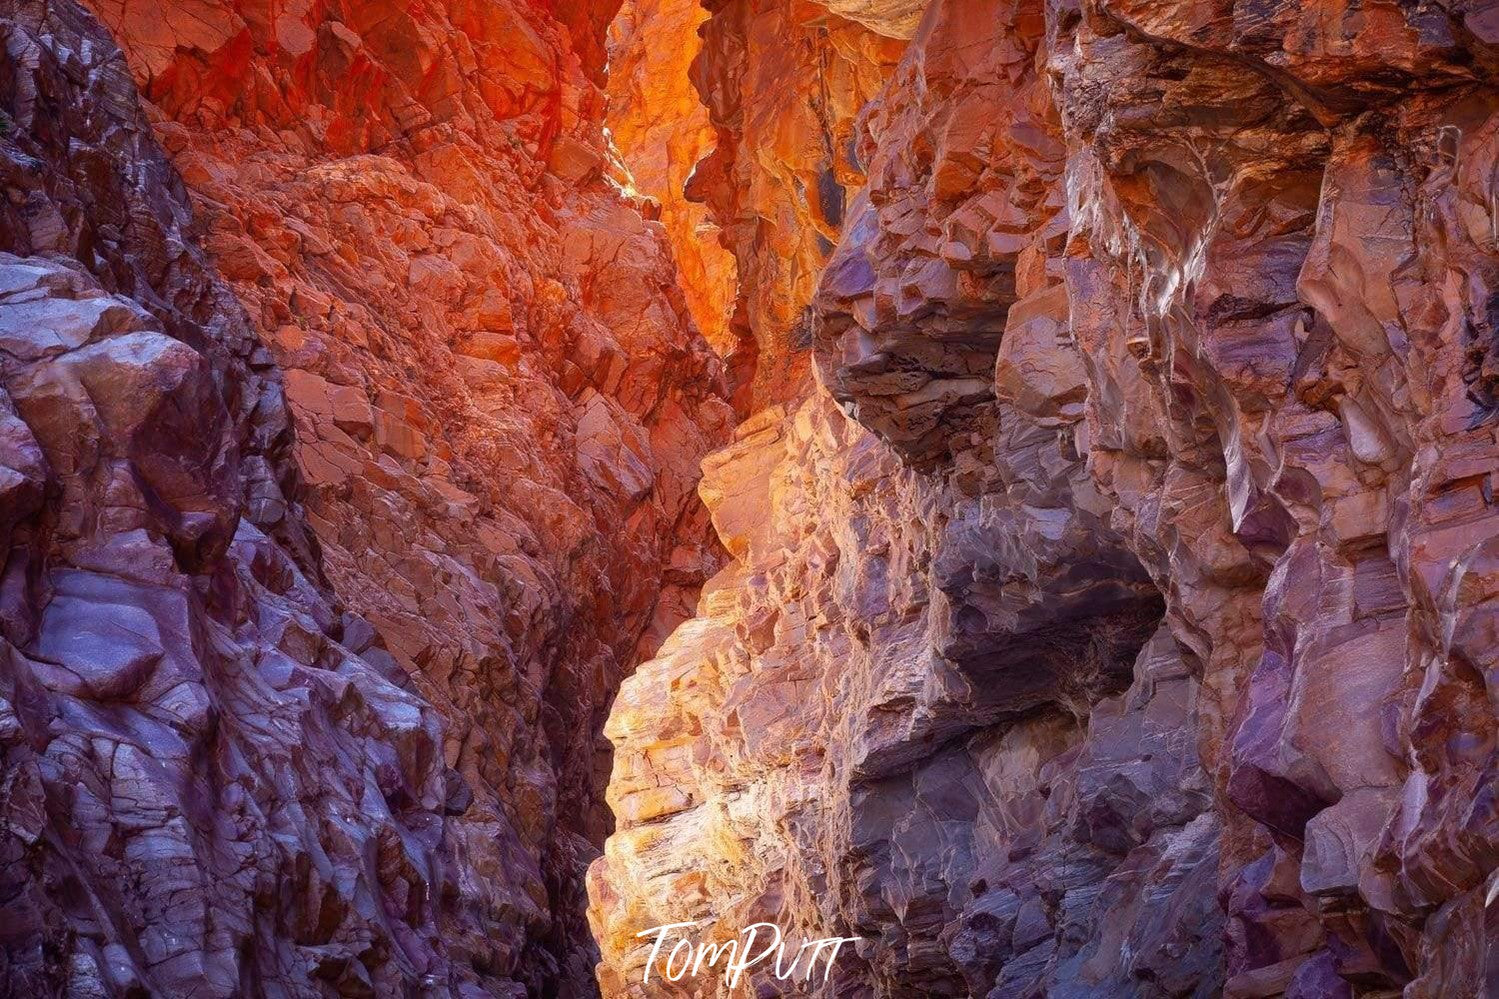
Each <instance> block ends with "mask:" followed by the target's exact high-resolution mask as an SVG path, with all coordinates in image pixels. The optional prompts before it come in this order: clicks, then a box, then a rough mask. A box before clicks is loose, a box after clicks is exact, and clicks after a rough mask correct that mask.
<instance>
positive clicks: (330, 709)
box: [0, 5, 459, 996]
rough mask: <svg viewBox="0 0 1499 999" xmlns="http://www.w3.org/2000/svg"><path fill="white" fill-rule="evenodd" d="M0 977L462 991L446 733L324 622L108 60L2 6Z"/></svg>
mask: <svg viewBox="0 0 1499 999" xmlns="http://www.w3.org/2000/svg"><path fill="white" fill-rule="evenodd" d="M0 37H3V39H4V46H5V52H6V55H5V58H4V60H3V73H0V90H3V93H4V98H5V107H6V108H7V112H6V117H5V129H4V134H3V136H0V175H3V178H4V184H5V189H6V191H7V192H8V194H9V197H8V199H7V200H6V202H5V203H4V207H3V208H0V213H3V222H0V241H3V245H4V249H5V250H6V251H8V252H5V253H3V254H0V541H3V543H4V550H5V553H6V554H5V569H4V575H3V582H0V768H3V781H0V817H3V822H0V858H3V862H0V925H3V926H4V931H3V934H0V981H3V982H4V983H5V984H4V988H3V991H4V992H5V993H6V994H7V995H27V994H31V995H51V994H67V995H80V996H82V995H97V996H102V995H125V994H147V993H149V994H153V995H186V994H188V993H189V992H192V993H195V994H208V995H230V994H244V993H246V992H254V993H259V994H309V993H311V992H315V991H337V992H340V993H342V994H360V993H361V992H365V993H371V994H373V993H385V994H389V993H390V992H393V991H395V990H398V989H400V988H402V987H403V983H409V982H413V981H419V980H422V979H427V978H430V979H431V980H432V981H433V982H448V983H453V984H456V983H457V981H458V980H459V979H458V976H457V975H456V974H455V972H454V971H453V969H452V968H451V967H450V964H449V961H448V959H447V956H446V954H445V952H444V951H445V948H444V945H443V943H442V940H441V925H442V919H443V916H442V909H443V899H444V896H445V894H447V893H450V892H451V891H452V884H453V878H454V876H455V874H456V872H457V866H456V865H455V864H454V861H453V858H452V855H451V849H450V847H449V844H448V843H447V841H446V840H447V832H446V829H445V819H444V802H445V800H446V792H445V783H444V782H445V778H446V774H445V767H444V765H443V760H442V753H441V749H440V745H441V743H440V726H439V719H438V717H437V715H436V714H435V713H434V712H433V710H432V709H431V708H430V707H429V706H428V705H427V704H426V703H425V702H424V701H422V700H421V699H420V698H419V697H417V696H415V695H414V694H412V693H411V692H410V691H409V690H407V689H406V687H407V686H408V682H407V680H406V678H405V676H404V674H403V673H402V672H401V671H399V670H395V669H392V666H391V662H390V659H389V657H388V656H385V655H384V654H383V653H382V651H381V650H380V649H379V648H378V647H375V646H372V645H371V638H372V633H371V632H370V629H369V628H368V625H366V624H365V623H364V622H363V621H361V620H360V619H358V618H357V617H354V616H352V615H349V614H341V612H340V611H339V609H338V607H337V605H336V603H335V602H334V601H333V599H332V598H331V596H330V595H329V592H328V589H327V586H326V584H325V583H324V582H322V579H321V575H320V570H319V569H318V563H317V561H316V556H315V550H316V549H315V546H314V544H313V543H312V542H311V541H310V539H309V536H308V535H307V533H306V531H305V529H304V528H303V527H302V521H301V519H300V517H301V514H300V510H299V507H298V505H297V504H296V502H295V501H294V500H292V499H290V498H289V497H290V496H291V495H294V493H292V491H291V490H292V489H293V487H294V486H295V482H296V475H295V472H294V471H293V469H292V466H291V464H290V461H289V444H290V437H289V433H288V429H289V424H288V419H287V413H286V410H285V407H284V404H283V402H282V393H281V388H280V384H279V380H278V378H277V377H276V374H275V372H274V371H273V370H271V369H270V368H269V366H268V364H267V359H266V358H265V356H264V354H263V351H261V350H260V349H259V348H258V347H257V346H256V343H255V340H254V338H253V337H252V336H251V334H250V333H249V330H248V327H247V325H246V323H245V319H244V314H243V312H242V311H241V309H240V307H239V305H238V303H237V302H236V301H235V299H234V297H233V295H232V294H230V293H229V292H228V290H227V288H226V287H225V286H224V285H223V284H222V283H221V282H220V281H219V279H218V278H217V276H216V274H215V272H214V270H213V268H212V265H211V264H210V263H209V262H208V260H207V258H206V256H205V255H204V254H203V253H202V251H200V250H199V249H197V248H196V247H195V245H194V243H193V240H192V237H191V236H190V235H189V221H190V220H189V213H188V209H187V205H186V201H185V196H184V194H183V191H182V188H181V185H180V183H179V182H178V181H177V180H176V176H175V174H174V173H173V172H172V170H171V169H170V167H168V165H167V164H166V161H165V160H164V159H163V157H162V155H161V153H160V151H159V150H158V149H157V147H156V146H155V144H154V141H153V140H152V138H151V133H150V130H149V128H148V126H147V125H146V123H145V121H144V119H143V117H142V115H141V113H140V111H139V110H138V108H137V105H136V103H135V91H134V86H133V84H132V82H131V80H130V77H129V74H128V70H127V69H126V67H125V64H124V61H123V59H122V58H121V57H120V55H119V52H118V50H116V49H115V48H114V47H113V45H112V44H110V42H109V40H108V36H107V35H106V34H105V33H104V32H103V30H102V29H101V28H100V26H99V25H98V24H97V23H96V22H95V21H93V20H92V18H90V17H89V16H88V15H86V14H84V13H83V12H81V11H79V10H78V9H77V8H74V7H71V6H68V5H53V6H50V7H44V6H42V5H33V6H32V7H29V8H28V9H27V10H26V11H24V12H16V11H12V12H11V14H10V15H8V16H7V17H5V18H4V19H0Z"/></svg>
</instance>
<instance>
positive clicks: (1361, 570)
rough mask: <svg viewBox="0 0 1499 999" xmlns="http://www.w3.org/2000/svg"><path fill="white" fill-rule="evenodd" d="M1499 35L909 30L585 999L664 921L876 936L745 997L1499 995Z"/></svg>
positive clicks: (1357, 15) (1128, 11)
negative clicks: (1040, 642)
mask: <svg viewBox="0 0 1499 999" xmlns="http://www.w3.org/2000/svg"><path fill="white" fill-rule="evenodd" d="M1495 23H1496V22H1495V20H1494V17H1493V15H1492V12H1490V11H1489V10H1488V9H1487V7H1484V6H1480V5H1459V4H1453V5H1437V6H1430V7H1420V8H1415V7H1377V8H1366V7H1360V8H1358V9H1357V10H1356V11H1355V10H1354V9H1353V8H1344V7H1328V6H1326V5H1317V4H1310V5H1304V6H1301V7H1295V6H1291V7H1287V6H1279V7H1276V6H1269V7H1263V8H1249V7H1243V6H1241V7H1237V8H1233V9H1231V10H1230V9H1226V8H1225V9H1219V8H1218V7H1216V6H1214V5H1204V4H1185V3H1182V4H1175V3H1168V4H1128V3H1113V2H1100V3H1089V4H1083V5H1073V4H1065V3H1063V4H1051V5H1042V4H1040V3H1028V2H1020V3H1012V2H996V0H936V2H934V3H933V4H932V5H931V6H930V7H929V8H928V9H927V11H926V14H925V17H924V19H923V21H922V23H921V25H920V27H919V28H918V29H917V30H916V32H915V34H914V36H913V39H912V42H911V45H910V47H909V48H908V49H907V50H906V53H905V56H904V58H903V60H902V62H901V64H900V66H899V67H898V68H897V69H896V70H895V71H894V73H893V75H892V76H891V77H890V79H889V82H888V83H887V85H886V86H885V88H884V89H883V90H882V92H881V93H880V94H879V95H878V97H877V98H876V99H875V101H874V102H873V103H872V104H871V105H870V106H869V107H868V108H867V109H866V110H865V112H864V113H863V115H862V121H863V128H862V137H861V138H860V139H859V140H858V157H857V158H858V161H859V162H860V163H862V164H865V169H866V170H867V175H868V184H867V186H866V187H865V188H864V189H863V191H862V192H860V193H859V194H858V195H857V197H853V198H851V199H850V206H849V211H848V217H847V220H846V222H845V223H844V225H843V227H842V232H841V236H840V239H839V245H838V247H837V249H836V251H835V252H834V253H833V254H832V255H831V258H830V260H829V261H828V262H827V265H826V267H825V269H824V271H823V273H822V277H821V284H820V288H819V290H818V293H817V296H816V299H815V304H814V309H815V313H816V315H815V317H814V322H813V325H812V334H813V343H814V351H815V356H816V361H817V368H818V371H819V375H820V381H821V384H820V385H819V386H818V387H817V389H816V391H815V393H814V396H813V398H811V399H809V400H808V401H806V402H804V403H802V404H800V406H799V407H792V408H791V410H790V412H789V413H788V414H787V415H785V416H784V417H783V416H781V415H779V414H776V413H774V412H771V413H767V414H764V415H762V416H761V417H759V418H757V420H758V422H756V423H754V425H753V426H752V427H750V428H747V429H746V428H742V429H741V432H740V436H741V439H740V440H739V441H738V442H736V443H735V444H734V445H732V446H731V447H730V449H729V450H727V451H723V452H720V453H719V455H717V456H715V457H714V458H712V459H710V460H709V462H708V465H707V467H708V469H709V472H708V475H707V477H706V478H705V480H704V483H703V487H702V488H703V494H704V498H705V499H706V500H707V502H708V503H709V506H710V507H711V508H712V509H713V510H714V521H715V526H716V527H717V529H718V531H719V533H720V536H721V537H722V538H723V539H724V542H725V545H726V547H728V548H729V550H730V552H731V553H732V554H733V555H734V556H735V558H736V562H735V564H734V565H733V566H732V567H731V568H730V569H728V570H725V572H724V573H723V574H722V575H720V577H718V579H717V580H715V582H714V584H713V585H712V586H710V588H709V589H708V590H707V591H706V592H705V596H704V599H703V601H702V603H701V605H700V607H699V614H698V617H697V618H696V619H695V620H693V621H691V622H689V623H687V624H686V625H684V626H683V627H682V628H681V629H679V631H678V632H677V634H676V635H675V636H674V637H673V638H672V639H671V640H670V641H668V643H667V644H666V645H665V646H664V647H663V649H662V652H661V654H660V656H659V657H658V658H657V659H656V660H654V661H652V662H650V663H647V664H646V665H644V666H642V667H641V669H640V670H639V671H638V673H637V674H636V675H635V676H634V677H633V678H631V679H630V680H629V681H627V683H626V685H625V688H624V690H623V692H622V693H621V696H620V699H619V701H618V703H617V707H616V711H615V712H614V714H613V716H612V718H611V721H610V723H609V726H608V728H607V732H608V734H609V735H610V737H611V739H613V740H614V742H615V745H616V747H617V754H618V755H617V757H616V765H615V774H614V777H613V779H612V782H611V788H610V798H611V802H612V803H613V804H614V806H615V809H616V812H617V814H618V816H619V821H620V825H621V831H620V832H619V833H617V834H616V835H615V836H614V837H613V838H612V839H611V840H610V842H609V845H608V847H607V849H606V853H605V858H604V859H603V860H601V861H600V862H599V863H598V864H597V865H595V867H594V869H593V871H592V874H591V879H590V885H591V890H592V897H593V907H592V909H591V916H592V920H593V923H594V926H595V928H596V930H597V931H598V932H599V935H600V939H601V944H602V946H603V949H604V955H605V965H604V967H603V969H602V971H601V981H602V982H603V984H604V986H605V991H606V992H609V993H611V994H618V995H637V994H638V995H646V994H670V993H669V992H667V993H653V992H641V991H640V986H639V981H640V973H641V971H642V967H641V965H642V962H643V960H644V957H645V954H644V953H643V951H642V949H641V947H640V943H641V942H640V941H638V940H636V939H634V938H633V936H632V934H633V932H635V931H637V930H638V929H639V928H643V927H647V926H651V925H654V924H657V923H661V922H666V921H669V920H678V919H681V920H688V919H694V920H703V921H705V922H704V925H711V926H713V927H715V928H714V929H713V930H712V931H710V932H712V933H720V934H731V933H733V932H735V931H736V930H737V928H738V927H740V926H743V925H746V924H747V923H749V922H753V921H754V920H756V919H769V920H775V921H779V922H781V923H782V924H783V925H786V926H787V927H788V928H794V929H795V930H796V931H797V934H798V935H806V936H812V937H820V936H831V935H841V934H852V935H858V936H862V937H864V938H865V940H866V942H865V943H863V944H861V945H860V946H859V948H858V956H857V957H856V958H849V957H845V958H843V959H841V960H840V963H839V966H838V969H837V970H836V971H835V972H834V979H833V981H831V982H830V983H826V984H822V983H813V984H812V985H805V984H792V983H790V982H783V981H777V980H775V978H774V977H773V976H772V975H769V974H767V973H764V969H763V968H762V969H761V970H762V974H761V976H760V977H759V978H758V979H757V980H756V982H755V986H754V987H755V988H756V989H758V994H760V995H794V994H808V993H810V994H816V995H841V996H921V995H933V996H938V995H940V996H962V995H978V996H989V997H999V996H1027V995H1037V994H1043V993H1044V994H1049V995H1079V996H1081V995H1089V996H1093V995H1118V996H1139V995H1172V996H1178V995H1194V994H1195V995H1205V996H1206V995H1218V994H1220V993H1221V994H1225V995H1231V996H1272V995H1290V996H1304V997H1310V996H1319V997H1320V996H1353V995H1362V994H1386V993H1395V992H1401V991H1403V992H1404V994H1406V995H1408V996H1439V995H1486V994H1489V993H1492V992H1494V991H1496V989H1499V978H1496V977H1495V972H1494V971H1493V968H1494V967H1495V962H1494V958H1493V957H1492V956H1491V953H1490V941H1491V940H1493V939H1496V930H1499V925H1496V924H1495V922H1494V919H1495V916H1494V915H1493V913H1494V911H1496V910H1495V909H1494V908H1493V907H1491V906H1488V905H1487V904H1486V903H1487V899H1488V897H1489V896H1490V895H1491V894H1492V889H1493V886H1494V880H1493V879H1494V870H1495V868H1496V864H1499V826H1496V825H1495V819H1494V815H1493V808H1492V807H1491V806H1492V784H1493V782H1494V780H1495V776H1496V774H1495V767H1496V759H1499V757H1496V754H1495V743H1494V739H1495V717H1496V716H1495V708H1494V701H1493V697H1492V688H1493V680H1492V678H1491V677H1490V676H1489V675H1488V674H1489V673H1491V672H1492V670H1493V663H1492V660H1493V658H1494V657H1493V653H1492V652H1491V651H1490V647H1491V646H1492V645H1493V642H1492V640H1491V639H1492V635H1491V632H1492V630H1493V624H1492V620H1493V615H1494V611H1493V606H1494V596H1493V593H1492V587H1490V586H1489V585H1488V584H1487V583H1486V582H1485V580H1487V579H1488V578H1489V575H1490V574H1491V571H1490V569H1489V568H1488V565H1489V561H1491V559H1492V555H1491V549H1493V548H1494V546H1495V541H1494V537H1495V530H1494V526H1493V525H1494V524H1495V518H1494V515H1493V513H1492V508H1493V488H1492V482H1491V481H1490V479H1491V474H1492V469H1493V467H1494V464H1495V457H1496V454H1495V448H1496V446H1495V426H1496V420H1495V412H1496V405H1495V398H1494V392H1493V385H1492V384H1491V383H1492V381H1493V377H1492V374H1493V373H1492V371H1491V368H1492V367H1493V364H1492V363H1491V357H1490V355H1491V354H1492V352H1493V351H1492V348H1493V343H1492V341H1493V337H1494V330H1493V322H1494V320H1493V316H1492V315H1491V313H1492V311H1493V310H1492V308H1491V299H1492V298H1493V295H1494V290H1493V286H1494V282H1495V280H1496V276H1499V255H1496V251H1499V248H1496V245H1495V232H1496V231H1499V216H1496V215H1495V208H1494V200H1493V197H1492V185H1493V181H1492V178H1491V177H1490V173H1491V170H1490V167H1491V165H1492V163H1493V161H1494V157H1495V149H1494V148H1493V147H1494V143H1495V141H1496V139H1495V136H1496V135H1499V117H1496V112H1499V92H1496V90H1495V89H1494V84H1493V81H1494V79H1495V70H1496V68H1499V63H1496V58H1495V57H1496V55H1499V50H1496V49H1495V47H1494V46H1493V45H1492V44H1491V40H1493V41H1499V33H1496V31H1495V28H1494V24H1495ZM834 402H836V403H837V404H838V405H839V406H840V407H841V408H842V410H843V411H844V413H846V414H847V415H848V417H849V418H851V419H852V420H853V421H856V422H857V423H859V424H862V425H863V427H864V428H867V430H863V429H859V428H858V427H855V426H853V425H851V424H847V423H843V422H840V421H841V420H842V419H843V417H842V416H841V415H840V414H839V413H838V412H837V410H835V409H834V408H833V403H834ZM1063 483H1065V489H1064V488H1060V486H1061V485H1062V484H1063ZM990 518H997V519H995V520H990ZM990 524H993V525H995V526H994V527H993V528H991V527H989V526H988V525H990ZM999 525H1002V526H999ZM991 531H992V533H991ZM959 539H966V540H959ZM1079 552H1086V553H1089V557H1088V558H1086V559H1082V560H1080V559H1079V556H1078V554H1077V553H1079ZM1085 565H1086V566H1089V568H1088V569H1087V570H1086V572H1082V571H1081V570H1082V567H1083V566H1085ZM1069 571H1071V572H1079V573H1081V574H1082V576H1083V578H1085V579H1086V580H1087V586H1086V587H1085V588H1081V589H1078V588H1076V587H1077V585H1078V584H1077V580H1076V579H1071V580H1068V579H1067V574H1068V572H1069ZM1147 579H1148V580H1149V581H1150V584H1151V585H1148V586H1147V585H1145V583H1144V581H1145V580H1147ZM1064 580H1067V581H1066V582H1064ZM959 581H960V582H959ZM955 583H957V584H958V585H955ZM1064 593H1065V594H1068V595H1071V596H1073V597H1075V598H1076V599H1075V601H1069V600H1067V599H1059V598H1058V595H1059V594H1064ZM1041 594H1045V595H1046V598H1045V599H1040V598H1039V595H1041ZM1124 594H1129V595H1130V596H1131V597H1132V598H1133V599H1134V600H1135V601H1136V602H1135V603H1134V604H1124V605H1120V604H1118V603H1115V604H1113V605H1111V604H1110V603H1109V600H1108V599H1106V598H1104V597H1103V596H1101V595H1110V597H1111V598H1112V599H1113V600H1115V601H1117V600H1119V599H1121V598H1122V596H1123V595H1124ZM1147 594H1153V595H1154V596H1155V599H1158V600H1159V601H1160V602H1159V603H1158V604H1152V603H1151V602H1150V600H1149V599H1147ZM1030 597H1036V599H1034V601H1030V600H1028V598H1030ZM1018 607H1024V608H1025V609H1026V610H1025V612H1022V611H1020V610H1019V609H1018ZM1162 609H1163V610H1164V616H1163V617H1160V618H1159V621H1160V625H1159V627H1158V628H1156V627H1154V624H1155V621H1156V618H1155V616H1154V615H1155V614H1158V613H1160V611H1161V610H1162ZM1121 614H1122V615H1123V616H1122V617H1119V616H1118V615H1121ZM1126 622H1127V623H1128V624H1129V626H1128V627H1125V626H1123V624H1124V623H1126ZM1037 634H1052V635H1057V636H1066V637H1067V638H1069V639H1072V640H1077V639H1079V637H1080V636H1093V637H1090V638H1089V639H1088V641H1089V642H1090V645H1089V652H1088V654H1084V653H1083V652H1082V651H1081V650H1079V649H1077V648H1075V647H1074V648H1071V649H1069V650H1068V651H1067V652H1066V653H1065V654H1063V655H1060V656H1058V659H1057V660H1056V661H1043V662H1044V665H1040V666H1038V667H1033V668H1028V667H1030V665H1031V664H1034V663H1036V659H1035V657H1034V656H1032V655H1028V654H1027V652H1026V650H1027V649H1028V648H1030V647H1032V646H1033V644H1034V638H1033V637H1032V636H1034V635H1037ZM1099 636H1108V637H1109V639H1110V640H1109V641H1108V642H1101V640H1100V637H1099ZM975 654H976V658H970V657H973V656H975ZM974 662H979V663H985V664H987V665H986V667H984V668H981V669H975V668H974V667H973V666H972V665H971V664H972V663H974ZM876 708H877V710H876ZM713 982H714V980H713V979H706V980H705V979H703V978H701V977H700V978H698V979H696V980H695V982H694V987H695V988H696V989H697V991H696V992H693V991H691V990H688V989H684V990H682V992H681V994H698V995H714V994H716V993H715V991H714V988H713ZM663 988H664V986H663Z"/></svg>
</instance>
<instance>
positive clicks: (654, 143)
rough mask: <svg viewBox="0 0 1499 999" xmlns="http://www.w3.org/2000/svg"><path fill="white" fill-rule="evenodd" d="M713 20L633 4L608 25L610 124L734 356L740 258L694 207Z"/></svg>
mask: <svg viewBox="0 0 1499 999" xmlns="http://www.w3.org/2000/svg"><path fill="white" fill-rule="evenodd" d="M707 18H708V12H707V11H706V10H704V9H703V8H702V7H700V6H698V5H697V4H695V3H687V2H684V0H626V2H625V3H624V4H623V5H622V6H621V7H620V10H619V13H618V14H617V15H616V16H615V18H614V20H613V21H611V22H610V24H609V113H608V116H607V118H606V122H607V124H608V126H609V132H610V135H611V136H612V137H613V139H614V144H615V146H616V147H617V148H618V149H619V154H620V158H621V159H623V160H624V162H625V165H626V166H627V167H628V168H629V171H630V183H631V185H632V186H633V187H634V188H635V189H636V190H638V191H640V192H641V193H642V194H646V195H649V196H650V197H651V198H653V199H655V201H656V202H657V203H658V204H659V206H660V214H661V225H662V226H663V227H664V228H665V229H666V234H667V238H668V239H670V241H671V246H672V252H673V254H674V256H675V257H676V261H677V272H678V275H679V276H680V279H681V285H682V293H683V294H684V295H685V296H686V298H687V307H688V308H689V309H690V310H691V312H692V318H693V320H694V321H695V322H696V323H697V325H698V329H700V330H701V331H702V333H703V336H704V337H706V338H707V340H708V342H709V343H711V344H712V345H713V346H714V348H715V349H716V350H718V351H719V352H720V353H722V354H724V355H732V354H733V352H734V350H735V347H736V346H737V345H736V344H735V342H734V337H733V335H732V334H730V332H729V319H730V316H731V314H732V312H733V308H734V299H735V296H736V295H737V291H738V290H737V281H736V279H735V266H734V258H733V256H732V255H731V254H730V253H729V251H728V250H726V249H724V247H723V246H722V245H721V243H720V241H719V233H718V228H717V226H715V225H714V224H713V223H712V222H711V221H710V220H709V218H708V209H707V207H706V206H705V205H702V204H695V203H693V202H690V201H688V200H687V193H686V189H687V182H688V181H689V180H690V179H691V177H692V171H693V168H695V167H696V166H697V164H698V161H699V160H701V159H703V158H704V157H705V156H707V155H708V153H710V152H711V151H712V150H713V143H714V141H715V136H714V131H713V127H712V126H711V125H710V124H709V122H708V110H707V108H705V107H704V106H703V104H702V102H701V101H700V100H699V99H698V95H697V91H695V90H694V89H693V88H692V78H691V74H690V69H691V66H692V61H693V59H695V58H696V57H697V54H698V51H699V49H700V48H701V47H702V42H701V41H700V40H699V38H698V28H699V27H700V26H701V25H702V23H703V21H705V20H707ZM730 364H731V366H732V364H733V359H732V356H731V359H730Z"/></svg>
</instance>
